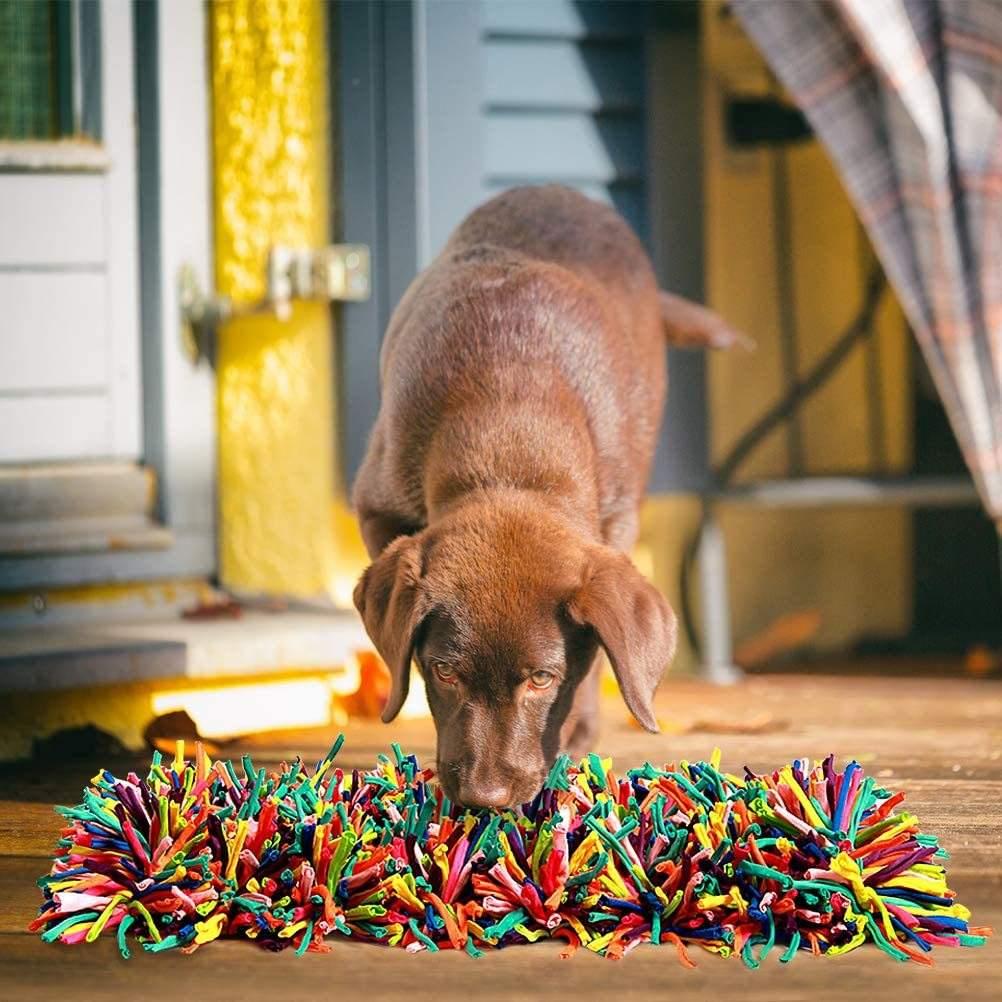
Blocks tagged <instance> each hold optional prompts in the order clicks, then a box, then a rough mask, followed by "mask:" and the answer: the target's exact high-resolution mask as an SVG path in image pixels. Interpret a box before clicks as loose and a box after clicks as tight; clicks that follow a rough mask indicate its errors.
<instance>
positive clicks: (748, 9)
mask: <svg viewBox="0 0 1002 1002" xmlns="http://www.w3.org/2000/svg"><path fill="white" fill-rule="evenodd" d="M732 8H733V10H734V12H735V13H736V14H737V16H738V18H739V19H740V20H741V22H742V24H743V25H744V27H745V29H746V30H747V32H748V33H749V35H750V36H751V37H752V39H753V40H754V41H755V43H756V44H757V45H758V47H759V48H760V49H761V51H762V52H763V53H764V55H765V57H766V59H767V60H768V61H769V63H770V65H771V66H772V68H773V70H774V71H775V73H776V75H777V76H778V77H779V78H780V80H781V81H782V82H783V84H784V85H785V86H786V88H787V89H788V90H789V91H790V93H791V94H792V96H793V98H794V100H795V101H796V102H797V104H798V105H799V106H800V108H801V109H802V110H803V111H804V113H805V114H806V116H807V118H808V119H809V121H810V123H811V125H812V127H813V128H814V131H815V132H816V133H817V135H818V136H819V138H820V139H821V141H822V142H823V143H824V144H825V146H826V147H827V149H828V152H829V154H830V155H831V157H832V158H833V160H834V162H835V165H836V167H837V168H838V170H839V173H840V174H841V177H842V181H843V183H844V185H845V187H846V189H847V191H848V193H849V196H850V198H851V199H852V200H853V203H854V204H855V206H856V209H857V211H858V212H859V215H860V217H861V219H862V221H863V224H864V225H865V227H866V229H867V232H868V233H869V235H870V239H871V240H872V241H873V244H874V247H875V249H876V251H877V254H878V255H879V257H880V260H881V263H882V264H883V266H884V270H885V271H886V272H887V275H888V277H889V278H890V280H891V282H892V283H893V285H894V288H895V290H896V291H897V294H898V297H899V298H900V300H901V303H902V306H903V307H904V310H905V312H906V314H907V316H908V319H909V321H910V323H911V326H912V328H913V330H914V331H915V336H916V337H917V338H918V341H919V344H920V345H921V347H922V352H923V354H924V355H925V358H926V361H927V363H928V365H929V369H930V370H931V372H932V375H933V378H934V379H935V381H936V386H937V388H938V390H939V393H940V395H941V397H942V399H943V403H944V405H945V407H946V410H947V413H948V414H949V417H950V421H951V423H952V425H953V430H954V433H955V434H956V436H957V440H958V442H959V443H960V447H961V448H962V449H963V452H964V456H965V458H966V460H967V464H968V466H969V467H970V469H971V472H972V474H973V475H974V480H975V482H976V483H977V486H978V490H979V491H980V494H981V497H982V500H983V501H984V504H985V507H986V508H987V509H988V512H989V514H990V515H991V516H992V517H993V518H994V519H996V521H998V522H999V524H1000V525H1002V3H1000V2H999V0H827V2H818V0H801V2H798V3H793V2H788V0H732Z"/></svg>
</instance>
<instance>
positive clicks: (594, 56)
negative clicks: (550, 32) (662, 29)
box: [483, 38, 644, 112]
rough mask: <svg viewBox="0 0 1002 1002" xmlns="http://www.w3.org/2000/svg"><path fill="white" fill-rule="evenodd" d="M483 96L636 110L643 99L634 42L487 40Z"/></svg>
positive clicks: (510, 102)
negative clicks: (586, 42)
mask: <svg viewBox="0 0 1002 1002" xmlns="http://www.w3.org/2000/svg"><path fill="white" fill-rule="evenodd" d="M483 51H484V56H485V67H484V72H485V75H486V82H485V99H486V101H487V104H488V105H489V106H492V107H503V108H561V109H565V110H571V111H591V112H595V111H623V110H637V109H639V108H640V106H641V104H642V102H643V98H644V79H643V62H642V59H641V58H640V55H641V52H640V47H639V45H638V46H622V45H608V44H604V43H599V44H594V45H586V46H582V45H578V44H577V43H575V42H573V41H568V40H565V39H545V40H539V39H510V38H504V39H488V40H487V41H486V42H485V43H484V46H483Z"/></svg>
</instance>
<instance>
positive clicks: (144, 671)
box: [0, 611, 371, 692]
mask: <svg viewBox="0 0 1002 1002" xmlns="http://www.w3.org/2000/svg"><path fill="white" fill-rule="evenodd" d="M370 647H371V643H370V642H369V640H368V638H367V637H366V634H365V630H364V628H363V627H362V624H361V621H360V620H359V618H358V616H356V615H355V614H354V613H349V612H343V613H342V612H316V613H314V612H301V611H290V612H276V613H270V612H245V613H244V615H243V616H242V617H241V618H240V619H235V620H211V621H193V620H184V619H172V620H164V621H153V622H131V623H100V624H81V625H78V626H68V627H62V628H52V627H36V626H31V627H23V628H19V629H13V630H5V631H0V692H25V691H32V692H39V691H52V690H67V689H77V688H80V687H83V686H95V685H115V684H121V683H126V682H137V681H149V680H152V679H165V680H166V679H174V680H177V679H205V680H224V679H228V678H229V679H232V678H238V677H243V676H248V675H256V674H266V673H270V672H277V671H297V672H310V671H312V672H314V673H316V672H318V671H322V672H324V673H325V674H326V673H330V674H339V673H344V672H349V671H353V670H354V658H353V655H354V653H355V652H356V651H359V650H364V649H368V648H370Z"/></svg>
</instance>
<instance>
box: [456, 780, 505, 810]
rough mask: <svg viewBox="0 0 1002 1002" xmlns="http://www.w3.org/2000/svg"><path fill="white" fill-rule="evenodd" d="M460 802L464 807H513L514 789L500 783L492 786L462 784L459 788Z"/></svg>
mask: <svg viewBox="0 0 1002 1002" xmlns="http://www.w3.org/2000/svg"><path fill="white" fill-rule="evenodd" d="M459 802H460V803H461V804H462V805H463V806H464V807H491V808H495V809H496V808H501V807H511V806H512V791H511V787H510V786H502V785H500V784H497V785H492V786H467V785H466V784H464V785H462V786H461V787H460V790H459Z"/></svg>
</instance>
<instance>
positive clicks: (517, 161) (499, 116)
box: [484, 111, 643, 184]
mask: <svg viewBox="0 0 1002 1002" xmlns="http://www.w3.org/2000/svg"><path fill="white" fill-rule="evenodd" d="M484 124H485V137H484V138H485V147H486V174H487V181H488V183H493V182H496V181H499V180H502V181H524V182H527V183H530V182H537V181H551V180H552V181H564V182H575V181H591V182H599V183H604V184H608V183H611V182H613V181H617V180H622V179H632V178H637V177H640V176H641V174H642V173H643V129H642V125H641V121H640V119H639V117H633V116H622V117H616V118H608V119H596V118H593V117H591V116H590V115H584V114H560V113H558V114H546V113H535V112H524V113H523V112H508V111H505V112H495V113H493V114H491V115H489V116H487V119H486V121H485V123H484Z"/></svg>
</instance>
